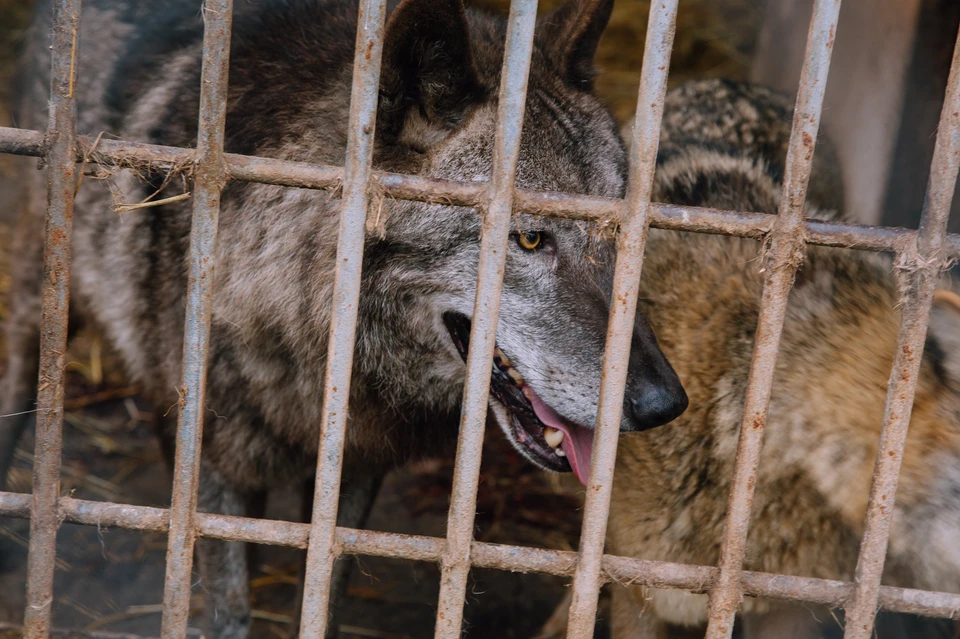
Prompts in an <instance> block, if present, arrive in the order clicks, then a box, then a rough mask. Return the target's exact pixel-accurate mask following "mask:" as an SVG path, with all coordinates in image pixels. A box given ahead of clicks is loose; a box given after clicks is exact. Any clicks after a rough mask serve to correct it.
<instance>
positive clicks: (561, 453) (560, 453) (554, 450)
mask: <svg viewBox="0 0 960 639" xmlns="http://www.w3.org/2000/svg"><path fill="white" fill-rule="evenodd" d="M553 452H555V453H556V454H557V457H566V456H567V454H566V453H565V452H563V449H562V448H554V449H553Z"/></svg>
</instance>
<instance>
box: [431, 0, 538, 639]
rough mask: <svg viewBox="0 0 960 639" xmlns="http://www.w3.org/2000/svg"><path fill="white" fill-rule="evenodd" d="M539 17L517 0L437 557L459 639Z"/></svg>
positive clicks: (531, 5) (444, 629) (443, 599)
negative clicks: (443, 543) (449, 487)
mask: <svg viewBox="0 0 960 639" xmlns="http://www.w3.org/2000/svg"><path fill="white" fill-rule="evenodd" d="M536 20H537V0H513V1H512V2H511V3H510V15H509V17H508V18H507V37H506V44H505V47H504V56H503V71H502V74H501V77H500V93H499V106H498V107H497V124H496V131H495V133H494V142H493V166H492V167H491V170H490V184H489V191H488V193H487V197H488V202H487V206H486V211H484V213H483V224H482V227H481V231H480V264H479V266H478V268H477V292H476V298H475V300H474V305H473V317H472V324H471V327H470V349H469V351H468V353H467V378H466V382H465V383H464V388H463V408H462V412H461V414H460V434H459V437H458V438H457V456H456V464H455V465H454V470H453V489H452V493H451V495H450V511H449V513H448V515H447V542H446V546H445V548H444V551H443V556H442V557H441V559H440V565H441V569H442V571H441V575H440V597H439V600H438V604H437V621H436V628H435V630H434V637H438V638H445V639H459V637H460V635H461V630H460V626H461V623H462V621H463V605H464V598H465V597H466V592H467V576H468V574H469V572H470V564H471V561H470V551H471V542H472V541H473V526H474V518H475V515H476V512H477V486H478V484H479V482H480V457H481V453H482V449H483V430H484V427H485V425H486V421H487V407H488V403H489V394H490V366H491V362H492V361H493V349H494V347H495V346H496V339H497V337H496V333H497V319H498V317H499V315H500V292H501V290H502V288H503V274H504V268H505V265H506V257H507V242H508V241H509V237H510V220H511V217H512V214H513V200H514V187H515V184H516V178H517V162H518V159H519V157H520V138H521V133H522V130H523V118H524V111H525V107H526V100H527V78H528V76H529V74H530V58H531V56H532V54H533V35H534V30H535V27H536Z"/></svg>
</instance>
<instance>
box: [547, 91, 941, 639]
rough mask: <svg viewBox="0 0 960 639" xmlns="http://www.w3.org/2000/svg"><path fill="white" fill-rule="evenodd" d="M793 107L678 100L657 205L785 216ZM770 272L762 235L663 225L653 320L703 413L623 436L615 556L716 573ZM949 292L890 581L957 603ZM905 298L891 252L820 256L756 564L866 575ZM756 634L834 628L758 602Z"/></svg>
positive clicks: (802, 292) (752, 540) (661, 615)
mask: <svg viewBox="0 0 960 639" xmlns="http://www.w3.org/2000/svg"><path fill="white" fill-rule="evenodd" d="M776 104H780V106H779V107H775V105H776ZM791 110H792V105H791V104H790V102H789V101H788V100H787V99H786V98H782V97H779V96H777V95H776V94H772V93H771V92H769V91H767V90H766V89H764V88H762V87H756V86H752V85H740V84H735V83H730V82H725V81H708V82H696V83H691V84H689V85H686V86H683V87H680V88H678V89H676V90H675V91H673V92H671V93H670V94H669V97H668V99H667V101H666V113H665V116H664V131H663V137H662V143H661V152H660V158H659V163H658V167H657V174H656V180H655V183H656V186H655V199H656V200H657V201H661V202H670V203H675V204H683V205H692V206H704V207H716V208H722V209H733V210H743V211H758V212H764V213H769V214H775V213H776V212H777V209H778V201H779V194H780V181H781V179H782V178H781V176H782V170H781V167H782V163H783V161H784V158H785V156H786V141H787V140H788V135H789V127H790V120H791ZM711 123H712V124H711ZM771 141H772V142H775V143H773V144H770V142H771ZM781 142H782V144H781ZM820 152H821V149H820V148H819V144H818V151H817V154H818V155H819V154H820ZM831 164H832V160H831V157H830V155H829V154H828V155H827V156H825V157H824V162H822V163H821V164H819V165H815V170H814V175H813V177H812V180H813V181H812V184H811V192H810V198H811V199H810V202H809V204H808V209H807V214H808V215H809V216H810V217H820V218H832V217H836V216H837V215H838V213H837V212H836V211H833V210H830V209H828V208H821V207H824V206H825V204H824V203H825V202H827V203H828V204H830V205H832V204H835V203H836V200H834V201H833V202H831V201H830V199H828V198H825V197H824V195H825V192H824V189H826V188H827V187H828V186H829V184H830V182H831V181H832V180H833V179H834V178H833V177H832V176H830V175H823V173H822V171H823V170H829V169H831V168H832V167H831ZM833 166H834V167H835V164H833ZM826 195H829V193H826ZM830 197H834V198H835V197H836V196H830ZM764 265H765V261H764V259H763V255H762V246H761V244H760V243H758V242H755V241H753V240H746V239H738V238H729V237H721V236H710V235H702V234H692V233H689V234H680V233H671V232H665V231H656V230H652V231H651V233H650V237H649V242H648V246H647V251H646V257H645V260H644V269H643V275H642V281H641V300H642V302H641V304H642V312H643V313H644V314H645V315H646V316H647V317H648V318H649V320H650V323H651V324H652V325H653V327H654V329H655V330H656V332H657V336H658V338H659V343H660V346H661V348H662V349H663V352H664V353H666V355H667V357H668V358H669V359H670V361H671V362H672V364H673V366H674V367H675V369H676V371H677V374H678V375H679V376H680V379H681V380H682V381H683V383H684V387H685V388H686V391H687V393H688V394H689V397H690V405H691V408H690V410H688V411H687V412H686V413H685V414H684V415H682V416H681V417H680V418H678V420H677V422H676V425H675V426H674V427H671V428H670V429H669V431H650V432H648V433H637V434H625V435H623V436H621V438H620V444H619V450H618V456H617V467H616V473H615V479H614V487H613V498H612V503H611V510H610V521H609V528H608V540H607V544H608V551H609V552H610V553H612V554H615V555H622V556H629V557H637V558H642V559H649V560H664V561H673V562H682V563H693V564H700V565H716V563H717V561H718V557H719V548H720V542H721V539H722V534H723V527H724V517H725V515H726V509H727V500H728V496H729V490H730V479H731V477H732V476H733V462H734V457H735V453H736V447H737V439H738V430H739V426H740V420H741V415H742V410H743V406H742V402H743V397H744V393H745V388H746V384H747V375H748V371H749V366H750V360H751V354H752V350H753V340H754V331H755V330H756V323H757V316H758V309H759V302H760V297H761V289H762V286H763V280H764V275H763V273H762V268H763V266H764ZM942 287H943V290H941V291H938V296H937V302H936V304H935V306H934V308H933V311H932V316H931V323H930V329H929V332H928V335H927V340H926V347H925V349H924V356H923V364H922V368H921V377H920V382H919V385H918V389H917V396H916V402H915V405H914V410H913V417H912V421H911V426H910V435H909V438H908V443H907V449H906V455H905V458H904V462H903V472H902V475H901V480H900V486H899V489H898V492H897V499H896V508H895V513H894V523H893V529H892V536H891V539H890V549H889V553H888V559H887V564H886V572H885V575H884V583H886V584H889V585H898V586H904V587H917V588H925V589H934V590H946V591H952V592H957V591H960V472H958V468H960V422H958V418H957V416H958V415H960V313H958V311H957V307H956V306H955V304H953V303H952V302H955V301H956V299H957V297H956V295H955V294H954V293H953V292H952V291H951V289H950V288H949V282H947V281H944V282H943V284H942ZM899 300H900V292H899V288H898V278H897V275H896V273H895V269H894V267H893V263H892V260H891V259H889V257H888V256H884V255H874V254H868V253H864V252H859V251H850V250H841V249H831V248H825V247H815V246H809V247H807V250H806V255H805V257H804V260H803V262H802V264H801V266H800V269H799V271H798V273H797V278H796V286H795V288H794V290H793V291H792V293H791V295H790V299H789V305H788V311H787V317H786V322H785V326H784V332H783V338H782V343H781V348H780V354H779V357H778V360H777V368H776V375H775V378H774V387H773V396H772V397H773V399H772V401H771V404H770V413H769V417H768V421H767V427H766V431H765V443H764V450H763V457H762V462H761V465H760V470H759V475H758V477H757V482H756V497H755V500H754V504H753V515H752V522H751V527H750V535H749V539H748V547H747V557H746V568H747V569H749V570H759V571H766V572H775V573H785V574H791V575H800V576H809V577H819V578H826V579H841V580H848V581H849V580H852V579H853V577H854V571H855V568H856V562H857V554H858V550H859V543H860V535H861V532H862V522H863V518H864V513H865V510H866V502H867V496H868V492H869V485H870V478H871V474H872V471H873V464H874V460H875V456H876V450H877V441H878V438H879V430H880V426H881V423H882V421H883V411H884V399H885V395H886V386H887V380H888V378H889V375H890V370H891V366H892V361H893V353H894V351H895V344H896V339H897V331H898V322H899V311H898V303H899ZM612 597H613V599H612V613H611V623H612V629H613V637H614V638H615V639H626V638H631V639H633V638H641V637H642V638H644V639H647V638H650V639H652V638H656V639H663V638H667V637H679V636H687V635H686V634H679V633H681V632H682V630H681V627H693V628H697V627H700V628H701V630H700V631H701V633H702V627H703V626H702V625H703V624H705V622H706V595H703V594H690V593H686V592H682V591H673V590H655V589H647V588H643V587H639V586H616V585H614V586H613V588H612ZM558 617H559V615H558ZM818 618H819V621H820V622H822V623H818ZM555 621H556V620H555ZM898 623H899V622H898ZM932 625H935V624H932ZM742 628H743V632H744V635H743V636H744V637H748V638H750V639H783V638H788V639H813V638H820V637H824V636H825V634H824V633H826V632H828V631H830V630H831V629H836V622H835V621H833V617H832V616H831V614H830V613H829V612H828V611H822V610H821V611H817V610H816V609H815V608H814V609H812V610H811V607H810V606H800V605H778V604H773V603H771V602H768V601H764V600H757V599H752V598H746V599H745V600H744V604H743V608H742ZM892 628H893V622H890V623H881V625H880V626H879V630H880V632H881V634H880V636H881V637H892V636H899V637H904V636H908V637H921V636H937V637H939V636H947V635H946V634H944V635H940V634H921V632H927V633H931V632H935V630H934V629H932V628H931V627H930V626H927V628H926V630H924V631H919V630H913V631H910V632H903V634H898V633H896V632H891V630H892ZM888 633H889V634H888ZM699 636H702V634H700V635H699Z"/></svg>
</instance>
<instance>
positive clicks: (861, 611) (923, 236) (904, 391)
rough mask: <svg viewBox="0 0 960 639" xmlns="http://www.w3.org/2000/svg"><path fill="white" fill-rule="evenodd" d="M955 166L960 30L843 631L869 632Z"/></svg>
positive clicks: (909, 260) (910, 265) (863, 638)
mask: <svg viewBox="0 0 960 639" xmlns="http://www.w3.org/2000/svg"><path fill="white" fill-rule="evenodd" d="M958 171H960V36H958V38H957V44H956V45H955V47H954V50H953V64H952V66H951V68H950V77H949V79H948V81H947V90H946V94H945V96H944V102H943V109H942V111H941V112H940V125H939V127H938V129H937V141H936V145H935V146H934V151H933V161H932V163H931V166H930V180H929V182H928V183H927V194H926V197H925V198H924V201H923V213H922V215H921V217H920V233H919V234H918V235H917V241H916V243H915V244H913V245H910V246H908V247H907V248H906V249H905V250H904V251H903V252H901V253H899V254H898V255H897V258H898V259H897V268H898V269H899V275H900V278H901V283H902V284H904V285H906V287H907V293H906V296H905V299H904V300H903V304H902V307H901V315H900V334H899V336H898V338H897V351H896V356H895V358H894V360H893V370H892V371H891V372H890V381H889V383H888V388H887V405H886V409H885V411H884V416H883V428H882V429H881V431H880V443H879V446H878V448H877V461H876V466H875V467H874V471H873V482H872V484H871V486H870V500H869V501H868V502H867V515H866V519H865V521H864V525H863V539H862V540H861V544H860V558H859V559H858V560H857V575H856V587H855V588H854V590H853V595H852V596H851V598H850V602H849V604H848V605H847V610H846V613H847V614H846V630H845V631H844V635H843V636H844V639H870V637H871V635H872V633H873V624H874V618H875V616H876V610H877V599H878V597H879V591H880V579H881V577H882V575H883V564H884V559H885V558H886V554H887V542H888V541H889V539H890V524H891V522H892V521H893V508H894V499H895V498H896V493H897V482H898V480H899V478H900V465H901V462H902V461H903V451H904V447H905V446H906V443H907V429H908V428H909V426H910V415H911V413H912V411H913V398H914V395H915V394H916V390H917V380H918V378H919V372H920V362H921V359H922V357H923V348H924V340H925V339H926V335H927V325H928V324H929V320H930V305H931V304H932V302H933V291H934V289H935V288H936V285H937V280H938V278H939V277H940V274H941V273H942V271H943V269H944V267H945V266H946V260H945V259H944V257H943V254H942V251H943V244H944V235H945V234H946V232H947V219H948V218H949V217H950V206H951V204H952V203H953V193H954V189H955V188H956V184H957V174H958Z"/></svg>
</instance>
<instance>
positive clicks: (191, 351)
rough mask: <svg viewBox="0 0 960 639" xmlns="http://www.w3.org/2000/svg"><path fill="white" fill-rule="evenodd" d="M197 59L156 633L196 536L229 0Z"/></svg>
mask: <svg viewBox="0 0 960 639" xmlns="http://www.w3.org/2000/svg"><path fill="white" fill-rule="evenodd" d="M202 11H203V23H204V28H203V59H202V67H201V72H200V114H199V128H198V132H197V151H196V160H195V170H194V178H193V180H194V187H193V221H192V226H191V229H190V252H189V257H188V259H189V264H190V268H189V275H188V278H187V312H186V319H185V322H184V326H185V329H184V338H183V372H182V376H181V378H180V380H181V381H180V388H179V389H178V392H179V393H180V398H181V399H180V403H179V409H180V414H179V418H178V422H177V442H176V457H175V460H174V468H173V492H172V497H171V504H170V531H169V533H168V539H167V566H166V571H165V574H164V584H163V618H162V621H161V626H160V636H161V637H162V639H177V638H178V637H183V636H184V635H186V632H187V620H188V618H189V616H190V586H191V583H192V581H193V580H192V579H191V574H192V570H193V544H194V540H195V538H196V522H195V518H196V511H197V486H198V483H199V478H200V441H201V438H202V434H203V416H204V413H205V412H206V410H205V403H206V402H205V398H206V381H207V354H208V351H209V348H210V318H211V316H212V313H213V280H214V262H215V255H216V253H215V250H216V241H217V227H218V224H219V219H220V191H221V190H222V189H223V186H224V184H225V183H226V180H227V176H226V172H225V170H224V164H223V137H224V127H225V122H226V115H227V78H228V75H229V65H230V26H231V23H232V22H233V0H206V2H205V4H204V6H203V9H202Z"/></svg>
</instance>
